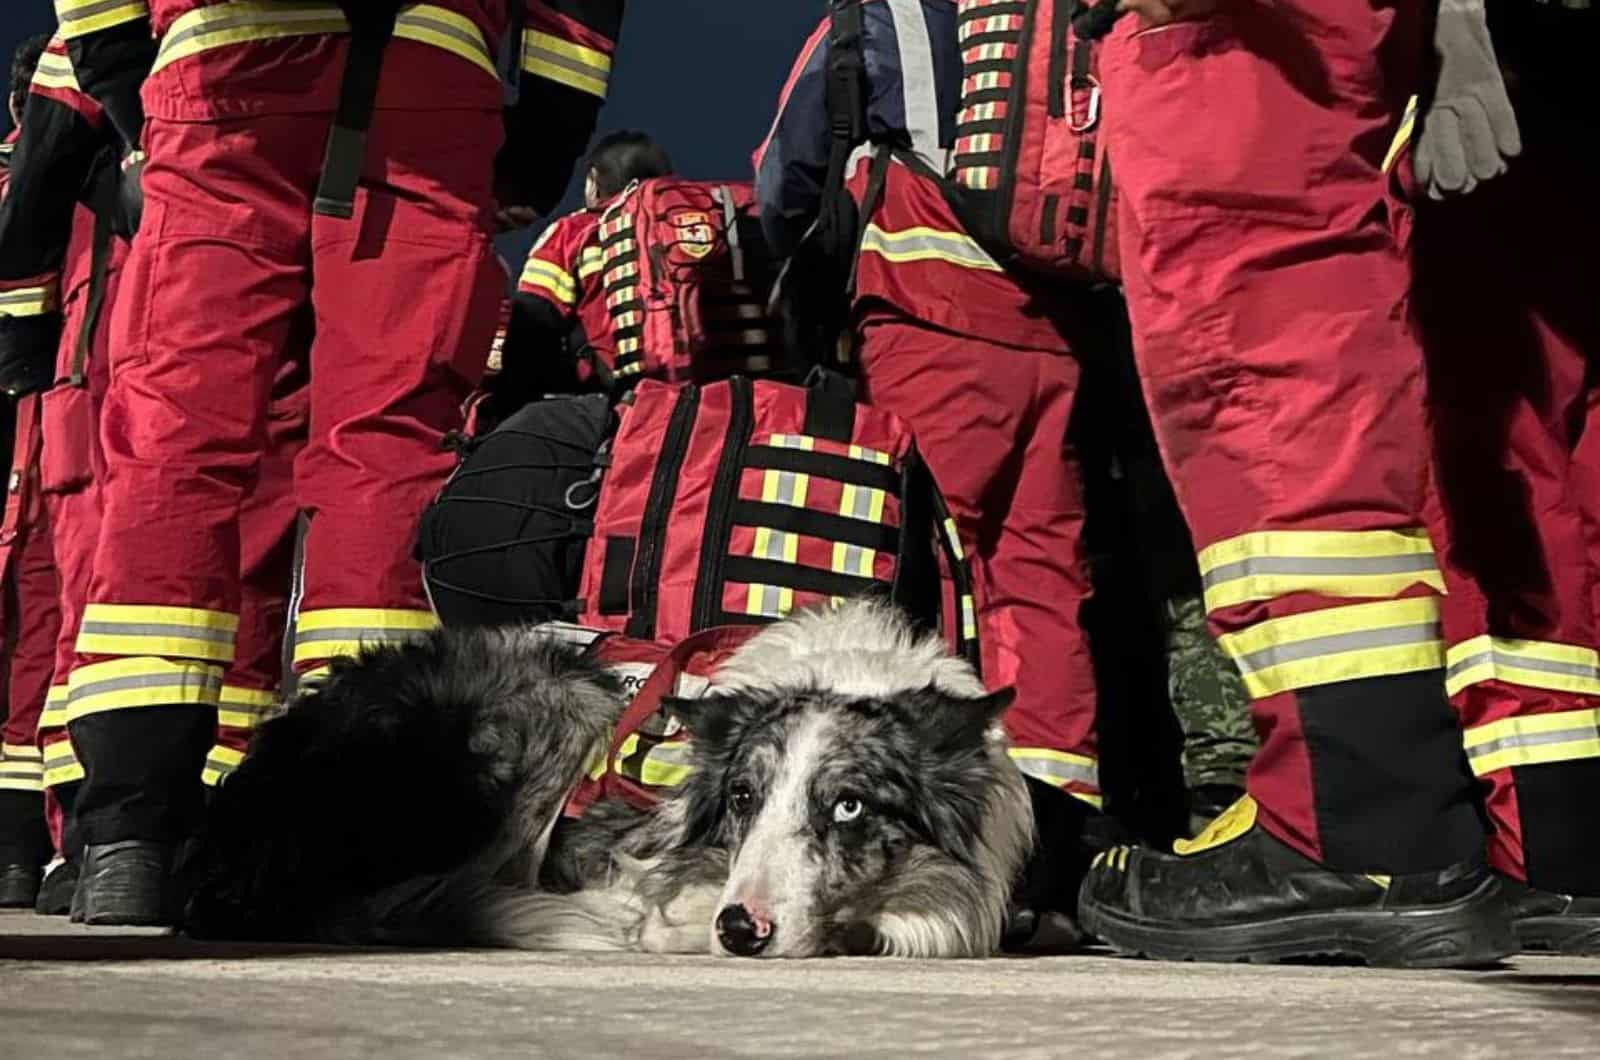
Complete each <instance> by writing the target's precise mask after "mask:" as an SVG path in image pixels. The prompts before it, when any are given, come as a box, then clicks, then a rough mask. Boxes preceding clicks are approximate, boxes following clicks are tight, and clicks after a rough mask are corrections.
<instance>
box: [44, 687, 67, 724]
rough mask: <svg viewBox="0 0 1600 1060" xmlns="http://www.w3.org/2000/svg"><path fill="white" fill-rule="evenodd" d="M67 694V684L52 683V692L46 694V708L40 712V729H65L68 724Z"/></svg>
mask: <svg viewBox="0 0 1600 1060" xmlns="http://www.w3.org/2000/svg"><path fill="white" fill-rule="evenodd" d="M67 695H68V689H67V686H66V685H51V686H50V692H49V694H47V695H46V696H45V700H44V710H43V711H41V712H40V714H39V728H40V729H63V728H66V725H67Z"/></svg>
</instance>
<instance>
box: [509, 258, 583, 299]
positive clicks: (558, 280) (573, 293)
mask: <svg viewBox="0 0 1600 1060" xmlns="http://www.w3.org/2000/svg"><path fill="white" fill-rule="evenodd" d="M522 286H524V287H537V288H539V289H540V290H542V291H545V292H547V293H548V294H549V295H550V297H551V298H553V299H555V300H556V301H557V302H559V303H560V304H561V305H564V306H571V305H574V304H576V303H577V301H578V284H577V282H576V281H574V280H573V278H572V277H571V276H570V275H568V274H567V271H566V270H565V269H563V268H561V267H559V266H557V265H555V264H554V263H552V262H548V261H544V260H541V259H539V258H529V259H528V260H527V261H526V262H524V263H523V266H522Z"/></svg>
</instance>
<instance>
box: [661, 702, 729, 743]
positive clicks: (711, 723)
mask: <svg viewBox="0 0 1600 1060" xmlns="http://www.w3.org/2000/svg"><path fill="white" fill-rule="evenodd" d="M733 700H734V697H733V696H727V695H721V696H717V695H711V696H699V697H697V698H694V699H685V698H683V697H681V696H663V697H662V699H661V707H662V709H663V710H665V711H666V712H667V713H669V714H671V715H672V716H673V717H674V718H677V719H678V720H679V721H680V722H682V723H683V727H684V728H686V729H688V730H689V735H690V736H691V737H692V738H693V739H695V740H697V741H699V742H702V743H708V744H722V743H725V742H726V741H727V739H728V734H729V732H731V731H732V729H733Z"/></svg>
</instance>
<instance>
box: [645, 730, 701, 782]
mask: <svg viewBox="0 0 1600 1060" xmlns="http://www.w3.org/2000/svg"><path fill="white" fill-rule="evenodd" d="M692 758H693V752H692V751H691V749H690V747H689V745H688V744H686V743H683V742H681V741H679V742H673V743H658V744H656V745H655V746H654V747H652V748H650V750H648V751H646V752H645V756H644V761H643V762H641V763H640V764H639V780H640V782H641V783H644V784H648V785H650V786H651V787H653V788H670V787H673V786H675V785H678V784H682V783H683V782H684V780H685V779H687V778H688V776H689V774H690V773H692V772H694V766H692V765H691V764H690V762H691V761H692Z"/></svg>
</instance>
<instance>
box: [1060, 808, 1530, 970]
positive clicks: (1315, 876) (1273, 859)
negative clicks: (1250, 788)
mask: <svg viewBox="0 0 1600 1060" xmlns="http://www.w3.org/2000/svg"><path fill="white" fill-rule="evenodd" d="M1175 848H1176V849H1177V850H1178V851H1180V853H1177V854H1163V853H1158V852H1156V851H1152V850H1147V849H1143V848H1135V847H1117V848H1115V849H1113V850H1111V851H1109V852H1107V853H1105V854H1103V855H1100V856H1099V857H1097V858H1096V859H1095V863H1094V866H1093V867H1092V868H1091V869H1090V871H1089V875H1088V877H1087V878H1086V879H1085V880H1084V882H1083V889H1082V891H1081V893H1080V895H1079V905H1078V908H1079V913H1080V917H1081V920H1082V923H1083V926H1084V928H1085V929H1086V930H1088V931H1089V932H1091V933H1092V934H1095V935H1098V936H1099V937H1100V938H1101V939H1103V940H1104V941H1105V942H1106V943H1108V944H1109V945H1110V946H1112V947H1113V948H1114V949H1117V950H1120V951H1122V952H1124V953H1130V954H1144V955H1146V956H1150V957H1156V958H1160V959H1164V960H1199V961H1253V962H1276V961H1284V960H1294V959H1300V958H1310V957H1337V958H1345V959H1354V960H1359V961H1363V962H1365V963H1367V964H1371V965H1386V966H1390V967H1401V968H1455V967H1473V966H1480V965H1487V964H1492V963H1494V962H1496V961H1498V960H1500V959H1501V958H1503V957H1507V956H1509V955H1511V954H1512V953H1515V952H1516V949H1517V944H1516V939H1515V937H1514V936H1513V934H1512V928H1511V916H1510V910H1509V907H1508V904H1507V900H1506V895H1505V892H1504V891H1503V890H1502V889H1501V886H1500V882H1499V880H1498V878H1497V877H1495V876H1494V875H1493V874H1492V873H1490V872H1489V870H1488V869H1487V868H1486V867H1484V866H1481V865H1475V864H1467V865H1458V866H1453V867H1451V868H1448V869H1445V870H1442V871H1439V872H1431V873H1417V874H1414V875H1406V876H1393V877H1387V876H1380V875H1364V874H1362V873H1353V872H1336V871H1334V870H1332V869H1328V868H1324V867H1323V866H1321V865H1318V864H1317V863H1316V862H1314V861H1311V860H1310V859H1309V858H1306V857H1304V856H1303V855H1301V854H1300V853H1298V852H1297V851H1295V850H1293V849H1291V848H1290V847H1288V846H1287V845H1285V844H1284V843H1282V842H1280V841H1279V840H1277V839H1275V838H1273V837H1272V836H1271V835H1270V834H1268V833H1267V832H1266V831H1265V830H1264V829H1262V828H1261V827H1260V826H1259V825H1257V824H1256V823H1255V804H1254V803H1253V802H1251V801H1250V800H1249V799H1245V800H1242V801H1241V802H1240V803H1239V804H1237V805H1236V806H1234V807H1233V808H1232V809H1230V810H1229V811H1228V812H1227V813H1225V814H1223V815H1222V817H1220V818H1218V819H1217V820H1216V821H1215V822H1213V824H1212V827H1211V828H1208V829H1207V830H1206V832H1205V833H1203V834H1202V835H1201V836H1200V837H1199V838H1197V839H1195V840H1193V841H1180V842H1179V843H1177V844H1176V845H1175Z"/></svg>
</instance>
